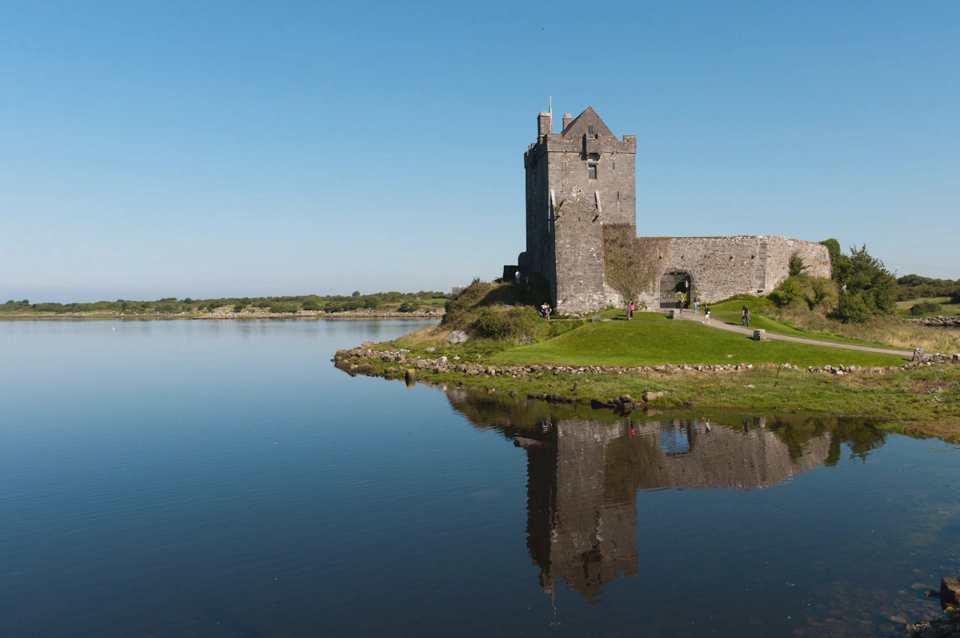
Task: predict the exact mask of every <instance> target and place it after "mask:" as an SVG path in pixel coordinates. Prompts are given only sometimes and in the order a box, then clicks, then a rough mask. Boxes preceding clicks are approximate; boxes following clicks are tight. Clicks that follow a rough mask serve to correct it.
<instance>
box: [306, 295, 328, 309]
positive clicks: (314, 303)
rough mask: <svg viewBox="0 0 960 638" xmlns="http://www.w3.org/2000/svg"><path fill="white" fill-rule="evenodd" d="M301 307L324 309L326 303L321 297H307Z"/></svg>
mask: <svg viewBox="0 0 960 638" xmlns="http://www.w3.org/2000/svg"><path fill="white" fill-rule="evenodd" d="M301 307H302V308H303V309H304V310H323V309H324V303H323V302H322V301H321V300H320V299H317V298H316V297H311V298H310V299H307V300H306V301H304V302H303V306H301Z"/></svg>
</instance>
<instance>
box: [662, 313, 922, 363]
mask: <svg viewBox="0 0 960 638" xmlns="http://www.w3.org/2000/svg"><path fill="white" fill-rule="evenodd" d="M680 318H681V319H683V320H685V321H699V322H701V323H702V322H703V314H702V313H701V314H696V313H694V312H693V311H692V310H685V311H684V312H683V314H682V315H680ZM707 325H708V326H710V327H711V328H719V329H720V330H728V331H730V332H738V333H740V334H743V335H749V336H753V329H752V328H744V327H743V326H736V325H734V324H730V323H723V322H722V321H719V320H718V319H715V318H713V317H711V318H710V323H709V324H707ZM767 339H771V340H778V341H792V342H794V343H806V344H809V345H811V346H827V347H829V348H844V349H845V350H860V351H861V352H878V353H880V354H899V355H901V356H904V357H913V351H911V350H894V349H893V348H873V347H870V346H855V345H853V344H846V343H833V342H830V341H817V340H816V339H803V338H802V337H788V336H787V335H778V334H774V333H772V332H768V333H767Z"/></svg>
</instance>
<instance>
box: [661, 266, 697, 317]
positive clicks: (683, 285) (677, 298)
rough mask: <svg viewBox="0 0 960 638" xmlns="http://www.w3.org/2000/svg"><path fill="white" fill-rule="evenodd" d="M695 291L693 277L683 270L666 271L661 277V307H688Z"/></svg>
mask: <svg viewBox="0 0 960 638" xmlns="http://www.w3.org/2000/svg"><path fill="white" fill-rule="evenodd" d="M691 292H693V279H691V278H690V275H689V274H688V273H685V272H682V271H675V272H668V273H664V275H663V277H661V278H660V307H661V308H687V307H688V306H689V305H690V298H691V296H692V295H691V294H690V293H691Z"/></svg>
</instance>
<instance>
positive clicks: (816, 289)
mask: <svg viewBox="0 0 960 638" xmlns="http://www.w3.org/2000/svg"><path fill="white" fill-rule="evenodd" d="M810 288H811V293H812V294H811V295H810V296H809V297H807V305H808V306H810V310H814V309H816V308H817V307H818V306H822V305H823V304H825V303H826V302H827V299H828V298H829V297H830V288H829V287H827V280H826V279H814V280H813V283H812V284H811V286H810Z"/></svg>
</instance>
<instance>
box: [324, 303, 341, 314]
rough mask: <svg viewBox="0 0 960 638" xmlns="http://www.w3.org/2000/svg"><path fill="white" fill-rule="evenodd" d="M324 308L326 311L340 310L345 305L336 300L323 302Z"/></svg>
mask: <svg viewBox="0 0 960 638" xmlns="http://www.w3.org/2000/svg"><path fill="white" fill-rule="evenodd" d="M323 310H324V312H340V311H341V310H343V306H342V305H341V304H339V303H337V302H336V301H327V303H325V304H323Z"/></svg>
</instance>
